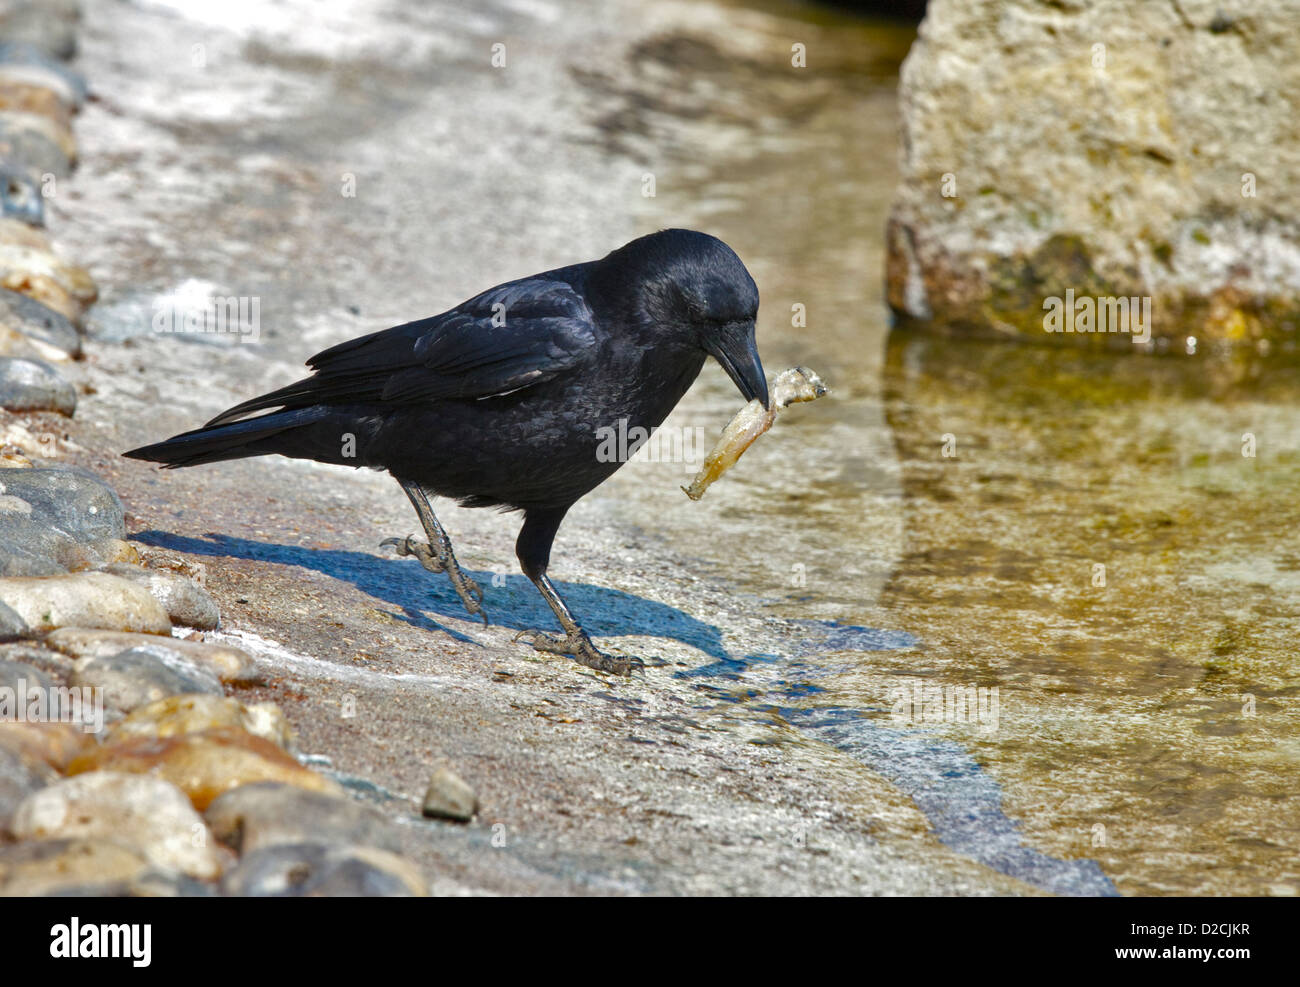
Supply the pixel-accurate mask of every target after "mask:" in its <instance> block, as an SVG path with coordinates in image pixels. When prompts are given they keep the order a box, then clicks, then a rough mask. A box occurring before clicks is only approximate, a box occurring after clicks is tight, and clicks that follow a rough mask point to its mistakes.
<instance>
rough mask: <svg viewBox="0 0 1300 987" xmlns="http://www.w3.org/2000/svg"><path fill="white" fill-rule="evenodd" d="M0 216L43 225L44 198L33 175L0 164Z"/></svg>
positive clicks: (33, 224) (34, 224)
mask: <svg viewBox="0 0 1300 987" xmlns="http://www.w3.org/2000/svg"><path fill="white" fill-rule="evenodd" d="M0 216H4V217H6V218H8V219H15V220H19V221H21V222H24V223H29V224H31V225H32V226H44V225H45V197H44V196H43V195H41V188H40V186H39V185H38V184H36V179H35V177H34V176H33V175H31V174H29V173H28V172H26V171H24V170H23V169H21V168H10V167H8V166H7V165H5V164H3V163H0Z"/></svg>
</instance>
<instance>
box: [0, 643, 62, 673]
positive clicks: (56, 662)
mask: <svg viewBox="0 0 1300 987" xmlns="http://www.w3.org/2000/svg"><path fill="white" fill-rule="evenodd" d="M0 661H20V662H24V663H25V664H28V665H31V666H33V667H34V668H39V669H40V670H41V671H42V672H44V673H45V674H46V675H50V676H53V677H54V678H56V679H58V680H59V681H60V682H64V681H67V678H68V676H69V675H71V674H72V669H73V667H74V665H75V663H74V662H73V660H72V659H71V658H69V657H68V656H67V655H65V654H60V653H59V652H57V651H51V650H50V649H49V648H43V647H41V646H40V645H39V644H32V643H28V642H21V641H18V642H14V643H12V644H0Z"/></svg>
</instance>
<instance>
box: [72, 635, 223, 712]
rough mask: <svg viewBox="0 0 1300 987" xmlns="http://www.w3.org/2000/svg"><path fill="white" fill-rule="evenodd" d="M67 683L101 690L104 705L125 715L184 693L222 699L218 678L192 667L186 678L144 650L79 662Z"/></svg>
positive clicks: (180, 672) (176, 669)
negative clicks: (215, 696) (216, 696)
mask: <svg viewBox="0 0 1300 987" xmlns="http://www.w3.org/2000/svg"><path fill="white" fill-rule="evenodd" d="M68 683H69V684H70V685H74V686H90V687H92V688H97V689H102V690H103V691H104V703H105V705H107V706H109V707H111V708H112V709H118V710H122V711H124V712H130V711H131V710H134V709H138V708H139V707H141V706H146V705H148V704H149V703H155V702H157V701H158V700H160V699H165V698H166V697H168V696H174V695H177V694H179V693H184V692H207V693H210V694H213V695H218V696H219V695H221V683H220V682H218V681H217V679H216V676H214V675H211V674H209V673H207V672H203V671H201V670H199V669H197V668H194V667H193V666H191V668H190V673H189V674H187V673H186V671H184V670H181V669H178V668H175V667H173V666H172V665H169V664H168V663H166V662H164V661H163V660H162V659H161V658H159V657H158V656H157V655H154V654H152V653H150V652H148V651H145V650H143V649H141V648H133V649H131V650H130V651H123V652H122V653H121V654H118V655H109V656H108V657H106V658H91V659H88V660H87V661H84V662H80V663H79V664H78V665H77V667H76V669H75V670H74V671H73V673H72V676H71V678H69V680H68Z"/></svg>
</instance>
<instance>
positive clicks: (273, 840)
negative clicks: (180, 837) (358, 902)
mask: <svg viewBox="0 0 1300 987" xmlns="http://www.w3.org/2000/svg"><path fill="white" fill-rule="evenodd" d="M203 818H204V819H206V820H207V823H208V827H209V828H210V829H211V830H212V835H214V836H215V837H216V838H217V839H219V840H220V841H221V842H222V843H225V844H226V845H227V846H229V847H232V848H233V849H235V850H236V851H238V852H239V853H241V854H248V853H251V852H253V851H254V850H261V849H264V848H266V847H269V846H279V845H282V844H295V843H329V844H354V845H358V846H371V847H378V848H379V849H381V850H388V851H391V852H394V853H395V852H397V851H398V850H399V849H400V845H399V841H398V839H397V834H396V833H395V832H394V830H393V826H392V824H391V823H390V822H389V821H388V820H387V819H386V818H385V817H384V816H383V814H382V813H380V812H378V811H377V810H375V809H373V808H371V807H370V806H367V805H362V804H360V803H357V802H354V801H352V800H351V799H348V798H338V797H336V796H333V795H325V794H322V793H321V792H312V791H308V790H306V789H304V788H298V787H297V786H295V785H285V784H281V783H279V782H270V781H268V782H259V783H257V784H253V785H241V786H240V787H238V788H233V789H231V790H230V791H228V792H226V793H225V794H224V795H222V796H221V797H220V798H217V799H215V800H214V801H213V802H212V804H211V805H209V806H208V808H207V810H206V811H205V812H204V813H203Z"/></svg>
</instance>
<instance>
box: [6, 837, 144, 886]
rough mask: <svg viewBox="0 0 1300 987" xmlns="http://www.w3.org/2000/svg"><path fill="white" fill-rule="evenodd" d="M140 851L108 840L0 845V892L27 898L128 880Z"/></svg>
mask: <svg viewBox="0 0 1300 987" xmlns="http://www.w3.org/2000/svg"><path fill="white" fill-rule="evenodd" d="M148 868H149V862H148V860H146V859H145V857H144V854H142V853H140V852H139V851H137V850H133V849H132V848H131V847H129V846H123V845H122V844H121V843H116V842H114V841H112V840H111V839H94V838H92V839H54V840H27V841H24V842H22V843H15V844H13V845H11V846H0V895H4V896H6V897H23V898H31V897H36V896H37V895H48V894H63V893H68V892H70V891H73V890H74V889H76V888H78V887H88V886H102V885H105V884H114V883H116V882H119V881H122V882H126V881H131V880H133V879H134V878H136V877H137V876H138V875H141V874H143V873H144V872H145V871H146V870H148Z"/></svg>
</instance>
